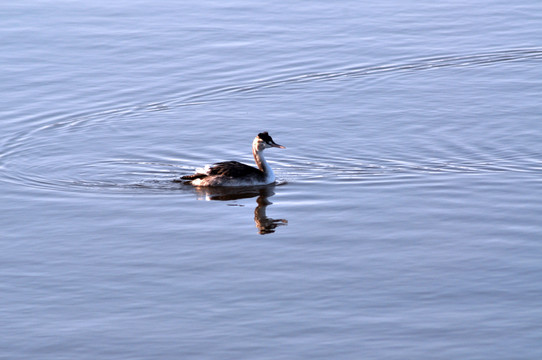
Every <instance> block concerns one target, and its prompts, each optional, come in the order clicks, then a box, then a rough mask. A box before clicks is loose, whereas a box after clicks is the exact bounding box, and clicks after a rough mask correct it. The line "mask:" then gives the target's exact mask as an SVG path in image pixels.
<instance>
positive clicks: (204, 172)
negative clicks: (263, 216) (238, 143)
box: [181, 132, 284, 186]
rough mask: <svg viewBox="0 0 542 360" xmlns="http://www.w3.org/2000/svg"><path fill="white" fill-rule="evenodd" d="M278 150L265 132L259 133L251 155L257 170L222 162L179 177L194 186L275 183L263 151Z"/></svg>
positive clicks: (243, 165) (235, 163)
mask: <svg viewBox="0 0 542 360" xmlns="http://www.w3.org/2000/svg"><path fill="white" fill-rule="evenodd" d="M272 147H276V148H280V149H284V146H282V145H279V144H277V143H275V142H274V141H273V139H272V138H271V136H269V134H268V133H267V132H263V133H259V134H258V136H256V137H255V138H254V141H253V142H252V154H253V155H254V160H255V161H256V165H257V166H258V168H257V169H256V168H255V167H252V166H248V165H245V164H242V163H240V162H237V161H224V162H219V163H216V164H214V165H213V166H209V165H207V166H206V167H205V168H203V169H201V168H200V169H196V173H195V174H193V175H186V176H183V177H181V179H182V180H187V181H186V183H187V184H191V185H194V186H250V185H266V184H272V183H274V182H275V174H273V170H272V169H271V166H269V164H268V163H267V161H265V158H264V156H263V151H264V150H265V149H267V148H272Z"/></svg>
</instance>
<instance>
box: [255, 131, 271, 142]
mask: <svg viewBox="0 0 542 360" xmlns="http://www.w3.org/2000/svg"><path fill="white" fill-rule="evenodd" d="M258 137H259V138H260V139H262V140H263V141H265V142H266V143H268V144H272V143H274V141H273V139H272V138H271V136H269V133H268V132H267V131H265V132H262V133H259V134H258Z"/></svg>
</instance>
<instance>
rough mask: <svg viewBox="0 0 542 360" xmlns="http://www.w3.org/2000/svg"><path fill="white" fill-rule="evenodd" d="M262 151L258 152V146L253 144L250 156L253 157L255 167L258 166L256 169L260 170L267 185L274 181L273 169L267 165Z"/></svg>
mask: <svg viewBox="0 0 542 360" xmlns="http://www.w3.org/2000/svg"><path fill="white" fill-rule="evenodd" d="M263 150H264V149H261V150H258V144H257V143H256V142H254V144H252V154H253V155H254V161H255V162H256V165H257V166H258V169H260V170H261V171H262V172H263V173H264V175H265V179H266V182H267V183H272V182H273V181H275V174H274V173H273V169H271V166H269V164H268V163H267V161H266V160H265V157H264V156H263Z"/></svg>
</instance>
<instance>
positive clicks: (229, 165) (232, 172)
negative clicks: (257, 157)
mask: <svg viewBox="0 0 542 360" xmlns="http://www.w3.org/2000/svg"><path fill="white" fill-rule="evenodd" d="M261 173H262V172H261V171H260V170H258V169H256V168H255V167H252V166H248V165H245V164H243V163H240V162H238V161H223V162H219V163H216V164H214V165H213V166H212V167H211V169H210V171H209V175H222V176H229V177H243V176H251V175H261Z"/></svg>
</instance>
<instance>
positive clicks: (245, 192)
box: [194, 185, 288, 235]
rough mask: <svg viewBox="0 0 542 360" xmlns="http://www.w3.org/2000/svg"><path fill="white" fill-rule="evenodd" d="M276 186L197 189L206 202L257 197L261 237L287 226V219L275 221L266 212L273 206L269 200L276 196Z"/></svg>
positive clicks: (255, 221) (255, 220)
mask: <svg viewBox="0 0 542 360" xmlns="http://www.w3.org/2000/svg"><path fill="white" fill-rule="evenodd" d="M274 188H275V185H267V186H250V187H236V188H211V187H196V188H194V189H195V190H196V193H197V194H198V197H201V198H202V199H205V200H219V201H232V200H239V199H248V198H252V197H256V196H257V198H256V208H255V209H254V223H256V227H257V228H258V232H259V233H260V234H261V235H265V234H272V233H274V232H275V229H276V228H277V227H278V226H281V225H287V224H288V220H286V219H273V218H270V217H268V216H267V214H266V210H267V207H268V206H269V205H271V204H272V202H271V201H269V198H270V197H272V196H273V195H275V192H274V191H273V190H274Z"/></svg>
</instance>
